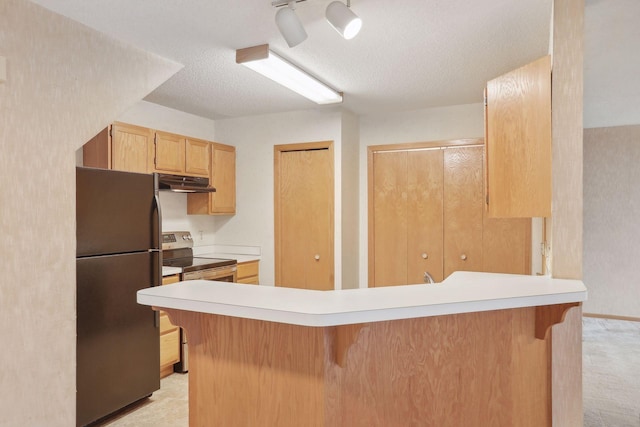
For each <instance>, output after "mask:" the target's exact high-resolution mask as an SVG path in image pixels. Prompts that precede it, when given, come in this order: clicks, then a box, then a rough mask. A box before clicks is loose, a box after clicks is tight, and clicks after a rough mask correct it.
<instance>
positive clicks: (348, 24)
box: [271, 0, 362, 47]
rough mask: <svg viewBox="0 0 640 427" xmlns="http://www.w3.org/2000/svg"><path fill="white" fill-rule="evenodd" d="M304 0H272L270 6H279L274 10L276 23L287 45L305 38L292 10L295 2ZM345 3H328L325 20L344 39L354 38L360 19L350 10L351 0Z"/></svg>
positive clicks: (290, 45) (298, 20)
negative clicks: (276, 10)
mask: <svg viewBox="0 0 640 427" xmlns="http://www.w3.org/2000/svg"><path fill="white" fill-rule="evenodd" d="M303 1H306V0H272V1H271V6H273V7H279V8H280V9H279V10H278V12H276V25H277V26H278V29H279V30H280V33H281V34H282V37H284V39H285V40H286V42H287V44H288V45H289V47H294V46H297V45H299V44H300V43H302V42H303V41H305V40H306V39H307V32H306V31H305V29H304V27H303V26H302V22H300V18H298V15H296V13H295V11H294V6H295V4H296V3H300V2H303ZM346 1H347V3H346V4H345V3H343V2H342V1H339V0H336V1H333V2H331V3H329V6H327V10H326V12H325V15H326V18H327V21H328V22H329V24H331V26H332V27H333V28H334V29H335V30H336V31H337V32H338V33H340V35H341V36H342V37H344V38H345V39H346V40H351V39H352V38H354V37H355V36H356V35H357V34H358V32H359V31H360V28H362V19H360V18H359V17H358V15H356V14H355V13H353V12H352V11H351V9H350V8H351V0H346Z"/></svg>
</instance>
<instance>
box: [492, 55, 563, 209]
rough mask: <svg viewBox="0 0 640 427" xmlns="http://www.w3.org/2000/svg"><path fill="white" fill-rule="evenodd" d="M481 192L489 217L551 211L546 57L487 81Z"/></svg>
mask: <svg viewBox="0 0 640 427" xmlns="http://www.w3.org/2000/svg"><path fill="white" fill-rule="evenodd" d="M485 96H486V101H485V121H486V123H485V133H486V135H485V139H486V148H487V152H486V161H487V166H486V174H487V179H486V193H487V204H488V212H489V216H490V217H493V218H514V217H550V216H551V57H550V56H545V57H543V58H540V59H538V60H537V61H534V62H532V63H530V64H528V65H525V66H524V67H521V68H518V69H517V70H514V71H511V72H509V73H507V74H504V75H502V76H500V77H498V78H496V79H493V80H491V81H489V82H488V83H487V88H486V95H485Z"/></svg>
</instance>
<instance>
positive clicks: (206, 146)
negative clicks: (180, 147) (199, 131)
mask: <svg viewBox="0 0 640 427" xmlns="http://www.w3.org/2000/svg"><path fill="white" fill-rule="evenodd" d="M210 165H211V143H209V142H208V141H202V140H200V139H194V138H187V139H186V141H185V163H184V171H185V173H186V174H187V175H197V176H205V177H208V176H209V170H210Z"/></svg>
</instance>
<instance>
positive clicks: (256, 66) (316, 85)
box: [236, 44, 342, 104]
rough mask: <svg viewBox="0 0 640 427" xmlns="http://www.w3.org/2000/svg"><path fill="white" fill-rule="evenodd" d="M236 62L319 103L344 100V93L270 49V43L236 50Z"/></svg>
mask: <svg viewBox="0 0 640 427" xmlns="http://www.w3.org/2000/svg"><path fill="white" fill-rule="evenodd" d="M236 63H238V64H242V65H244V66H246V67H248V68H251V69H252V70H254V71H256V72H258V73H260V74H262V75H263V76H265V77H268V78H270V79H271V80H273V81H275V82H277V83H280V84H281V85H282V86H284V87H286V88H288V89H291V90H292V91H294V92H297V93H298V94H300V95H302V96H304V97H306V98H309V99H310V100H312V101H314V102H316V103H318V104H334V103H337V102H342V93H340V92H338V91H336V90H334V89H332V88H330V87H329V86H327V85H325V84H324V83H322V82H320V81H319V80H317V79H316V78H314V77H312V76H311V75H309V74H307V73H306V72H304V71H303V70H301V69H300V68H298V67H296V66H295V65H293V64H292V63H290V62H288V61H286V60H285V59H283V58H281V57H280V56H278V55H276V54H275V53H273V52H272V51H271V50H269V45H268V44H263V45H260V46H253V47H247V48H245V49H238V50H236Z"/></svg>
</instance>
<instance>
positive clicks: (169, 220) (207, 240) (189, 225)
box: [160, 191, 215, 246]
mask: <svg viewBox="0 0 640 427" xmlns="http://www.w3.org/2000/svg"><path fill="white" fill-rule="evenodd" d="M160 208H161V209H162V231H190V232H191V236H192V237H193V244H194V246H205V245H212V244H213V242H214V237H215V227H214V226H215V224H214V221H213V218H212V217H211V216H209V215H187V195H186V194H180V193H172V192H170V191H161V192H160Z"/></svg>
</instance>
